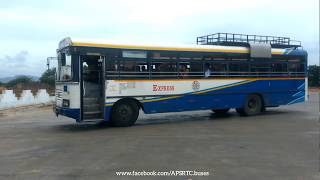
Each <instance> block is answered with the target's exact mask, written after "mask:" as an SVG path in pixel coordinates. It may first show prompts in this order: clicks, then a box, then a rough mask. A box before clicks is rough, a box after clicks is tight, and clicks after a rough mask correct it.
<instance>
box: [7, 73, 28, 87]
mask: <svg viewBox="0 0 320 180" xmlns="http://www.w3.org/2000/svg"><path fill="white" fill-rule="evenodd" d="M30 83H33V81H32V79H31V78H30V77H28V76H19V77H17V78H16V79H13V80H11V81H9V82H7V83H6V87H8V88H12V87H16V86H17V85H25V84H30Z"/></svg>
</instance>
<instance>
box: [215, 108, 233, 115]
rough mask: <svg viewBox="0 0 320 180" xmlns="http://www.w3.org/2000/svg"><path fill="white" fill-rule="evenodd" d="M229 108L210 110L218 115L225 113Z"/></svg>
mask: <svg viewBox="0 0 320 180" xmlns="http://www.w3.org/2000/svg"><path fill="white" fill-rule="evenodd" d="M229 110H230V109H212V111H213V112H214V113H216V114H218V115H223V114H226V113H227V112H228V111H229Z"/></svg>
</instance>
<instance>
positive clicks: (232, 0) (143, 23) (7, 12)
mask: <svg viewBox="0 0 320 180" xmlns="http://www.w3.org/2000/svg"><path fill="white" fill-rule="evenodd" d="M318 14H319V2H318V1H317V0H305V1H300V0H281V1H278V0H256V1H253V0H242V1H238V0H223V1H221V0H201V1H200V0H198V1H197V0H161V1H159V0H158V1H155V0H135V1H130V0H105V1H103V0H101V1H99V0H71V1H64V0H56V1H51V2H47V1H41V0H34V1H28V2H26V1H18V0H13V1H10V2H9V1H8V2H2V5H1V7H0V27H1V28H0V40H1V44H0V49H1V52H0V57H4V56H5V55H7V54H11V55H12V54H16V53H18V52H20V51H24V50H27V51H28V52H29V56H30V64H35V67H37V68H33V67H30V69H33V73H34V74H39V75H40V74H41V73H42V72H40V71H39V70H38V63H42V64H43V65H44V67H45V63H46V62H45V59H46V57H47V56H53V55H54V54H55V50H56V48H57V44H58V42H59V41H60V40H61V39H62V38H64V37H66V36H71V37H77V38H98V39H99V38H103V39H111V40H120V41H124V40H126V41H131V42H134V41H138V42H150V43H153V42H155V43H156V42H162V43H163V42H173V43H175V42H180V43H195V38H196V36H199V35H204V34H209V33H215V32H235V33H248V34H261V35H279V36H290V37H293V38H295V39H298V40H302V42H303V44H304V46H305V48H306V49H307V50H310V53H311V54H310V53H309V54H310V56H309V57H310V62H311V64H315V63H318V59H316V57H318V51H319V45H318V44H319V16H318ZM13 56H14V55H13ZM31 57H32V58H31ZM31 59H32V60H31ZM2 64H3V63H2V62H1V61H0V65H2ZM41 70H42V69H41ZM0 71H2V68H1V66H0ZM7 73H9V74H10V73H11V74H15V73H16V71H12V72H9V71H8V72H7Z"/></svg>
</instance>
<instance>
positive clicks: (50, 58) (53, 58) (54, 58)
mask: <svg viewBox="0 0 320 180" xmlns="http://www.w3.org/2000/svg"><path fill="white" fill-rule="evenodd" d="M51 60H57V57H47V66H48V70H49V69H50V61H51Z"/></svg>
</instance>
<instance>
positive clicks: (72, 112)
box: [53, 106, 80, 122]
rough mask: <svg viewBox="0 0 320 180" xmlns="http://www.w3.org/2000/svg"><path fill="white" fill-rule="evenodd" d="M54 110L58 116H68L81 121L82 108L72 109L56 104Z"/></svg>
mask: <svg viewBox="0 0 320 180" xmlns="http://www.w3.org/2000/svg"><path fill="white" fill-rule="evenodd" d="M53 111H54V113H55V114H56V116H58V115H62V116H66V117H69V118H72V119H75V120H76V121H77V122H80V109H70V108H63V107H57V106H55V107H54V110H53Z"/></svg>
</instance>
